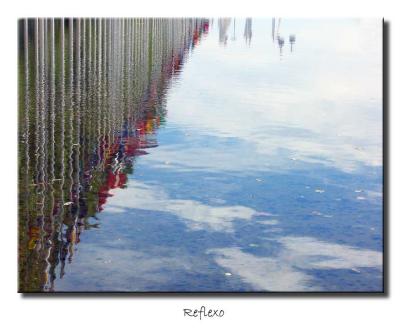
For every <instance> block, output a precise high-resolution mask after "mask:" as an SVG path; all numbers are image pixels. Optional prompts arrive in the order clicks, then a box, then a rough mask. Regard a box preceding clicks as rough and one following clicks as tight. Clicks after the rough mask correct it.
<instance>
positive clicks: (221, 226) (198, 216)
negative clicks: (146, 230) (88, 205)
mask: <svg viewBox="0 0 400 330" xmlns="http://www.w3.org/2000/svg"><path fill="white" fill-rule="evenodd" d="M113 193H114V194H115V197H114V198H111V199H110V200H109V202H108V203H107V205H106V207H105V210H104V212H110V213H115V212H121V211H123V210H124V209H126V208H132V209H140V210H149V211H158V212H168V213H171V214H174V215H176V216H177V217H179V218H181V219H183V220H184V221H186V224H187V226H188V227H189V228H190V229H192V230H201V229H209V230H216V231H227V232H230V231H232V229H233V221H234V220H245V221H248V220H250V219H251V218H252V217H253V216H255V215H268V214H267V213H262V212H257V211H256V210H254V209H252V208H249V207H245V206H241V205H231V206H211V205H207V204H203V203H201V202H198V201H195V200H190V199H172V198H170V197H169V196H168V195H167V194H166V193H165V192H164V191H163V190H162V189H161V188H160V187H158V186H151V185H147V184H144V183H142V182H139V181H136V180H133V179H130V181H129V186H128V188H126V189H116V190H113Z"/></svg>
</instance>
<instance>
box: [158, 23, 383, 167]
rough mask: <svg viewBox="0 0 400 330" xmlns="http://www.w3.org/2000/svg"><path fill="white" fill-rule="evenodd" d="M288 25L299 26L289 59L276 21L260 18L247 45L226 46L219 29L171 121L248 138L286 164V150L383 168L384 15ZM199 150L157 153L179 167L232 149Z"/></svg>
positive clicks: (175, 103)
mask: <svg viewBox="0 0 400 330" xmlns="http://www.w3.org/2000/svg"><path fill="white" fill-rule="evenodd" d="M238 26H239V27H240V23H238ZM282 28H284V29H285V31H287V32H286V33H287V34H289V33H295V34H297V42H296V45H295V51H294V53H291V54H290V53H288V50H286V51H287V53H286V54H285V56H284V57H283V61H282V58H281V57H279V55H277V53H276V51H277V50H276V49H275V47H276V46H275V45H273V44H272V41H271V40H269V39H268V38H267V36H268V33H267V32H268V31H269V29H270V21H269V20H255V22H254V24H253V29H254V31H255V32H254V38H253V40H252V45H251V47H247V48H245V49H241V48H239V49H238V48H237V44H235V42H230V43H228V45H227V47H226V48H224V49H223V50H221V47H220V46H219V45H218V42H217V38H218V34H217V32H218V31H214V32H213V31H212V32H211V35H210V36H209V37H208V38H207V39H206V40H204V41H203V43H202V44H201V47H202V51H201V52H194V54H193V56H192V58H191V60H190V61H189V62H188V63H187V66H186V68H185V71H183V72H182V76H183V77H182V79H181V81H182V82H185V83H182V84H180V85H179V86H177V87H176V88H173V89H172V90H171V93H170V95H169V99H168V108H169V109H173V110H171V111H169V112H168V122H167V123H168V125H170V126H171V127H182V128H189V129H190V131H191V132H192V133H195V132H196V133H200V134H203V135H209V136H214V137H216V138H236V139H239V140H240V141H243V142H244V143H246V145H247V146H250V147H251V148H252V150H253V153H254V154H255V153H257V154H258V157H264V159H265V160H266V161H267V160H268V162H269V163H270V164H272V165H273V164H274V163H275V164H277V165H278V166H279V167H281V168H284V167H285V166H282V165H286V168H287V167H288V166H290V161H287V162H286V164H282V160H281V152H280V151H281V149H282V148H284V149H286V150H287V151H288V152H289V153H291V154H293V155H294V156H295V157H296V158H297V159H298V160H302V161H306V162H313V163H321V164H323V165H329V166H333V167H336V168H338V169H340V170H342V171H345V172H352V171H356V170H357V169H358V168H359V166H360V165H368V166H381V164H382V139H381V137H382V106H381V101H382V78H381V73H382V58H381V57H382V56H381V42H382V39H381V21H380V20H326V21H323V22H321V21H315V22H314V21H313V20H283V22H282ZM262 31H265V38H264V35H260V33H261V32H262ZM257 33H258V34H257ZM338 36H340V38H338ZM239 42H240V41H237V43H239ZM276 128H280V129H276ZM298 129H300V130H302V131H303V133H304V134H296V131H294V130H298ZM193 149H195V150H193V153H190V155H193V157H195V159H190V157H189V156H188V153H187V152H186V150H182V149H178V148H177V149H164V150H163V153H160V154H158V155H157V156H155V157H158V158H157V159H158V160H164V159H166V160H172V161H173V163H172V164H171V165H170V166H171V167H172V166H178V167H179V166H181V167H184V166H187V167H193V164H194V163H195V164H199V165H200V166H202V167H203V168H207V169H218V170H221V169H222V167H223V166H222V165H221V164H222V162H220V161H218V160H219V159H220V158H221V157H222V156H220V155H216V156H215V157H216V158H215V159H214V158H212V159H209V154H208V158H207V155H205V154H204V153H202V152H201V147H198V148H193ZM230 152H231V150H230ZM183 153H185V154H183ZM214 154H215V153H214ZM202 156H204V157H202ZM199 157H202V158H201V159H198V158H199ZM157 159H155V160H157ZM196 159H198V162H196ZM252 159H255V161H252ZM213 160H215V162H214V163H213V162H212V161H213ZM225 160H226V159H221V161H223V162H224V163H225V165H226V166H227V167H228V169H229V168H231V167H235V166H236V168H237V169H238V170H239V169H240V166H242V165H244V164H243V162H244V163H245V164H246V165H247V166H250V167H252V166H253V165H254V166H259V164H260V162H259V159H258V158H257V157H254V158H248V159H246V161H242V162H241V161H240V160H239V164H236V163H235V162H229V163H228V162H225ZM174 161H175V162H174Z"/></svg>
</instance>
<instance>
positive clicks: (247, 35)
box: [244, 18, 253, 45]
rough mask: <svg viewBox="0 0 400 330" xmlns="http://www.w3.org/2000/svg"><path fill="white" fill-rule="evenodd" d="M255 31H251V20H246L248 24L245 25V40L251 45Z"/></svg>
mask: <svg viewBox="0 0 400 330" xmlns="http://www.w3.org/2000/svg"><path fill="white" fill-rule="evenodd" d="M252 34H253V31H252V30H251V18H246V24H245V25H244V38H245V39H246V43H247V44H249V45H250V44H251V36H252Z"/></svg>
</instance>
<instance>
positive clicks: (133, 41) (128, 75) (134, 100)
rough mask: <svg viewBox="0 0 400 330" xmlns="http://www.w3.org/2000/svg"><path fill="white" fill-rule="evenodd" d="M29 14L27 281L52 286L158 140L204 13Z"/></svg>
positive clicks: (24, 146)
mask: <svg viewBox="0 0 400 330" xmlns="http://www.w3.org/2000/svg"><path fill="white" fill-rule="evenodd" d="M22 23H23V24H22V25H21V26H23V33H22V37H23V39H21V46H23V47H22V48H23V51H24V53H23V54H24V57H23V61H21V64H20V65H21V67H20V73H21V76H22V75H23V80H21V82H22V84H21V85H22V86H24V88H23V89H22V90H21V92H22V93H23V95H22V94H21V96H23V98H22V97H21V103H20V104H21V106H22V107H23V109H21V111H20V114H21V116H22V117H21V120H19V125H20V127H19V131H20V137H21V139H20V142H19V143H20V146H19V150H20V151H21V152H20V166H23V169H22V168H21V169H20V174H21V179H20V180H19V185H20V189H19V193H20V195H19V196H20V201H22V202H23V205H22V206H20V207H21V210H23V212H20V228H21V233H22V234H21V239H20V244H21V246H20V250H21V253H20V265H21V267H20V288H21V291H46V290H48V291H51V290H57V278H58V279H60V278H62V277H63V275H64V273H65V272H66V271H68V268H67V267H66V263H68V262H72V259H73V258H74V254H75V253H76V249H77V244H78V243H79V240H80V233H81V232H82V230H84V229H89V228H91V227H93V226H99V225H101V223H100V222H98V221H97V220H96V218H97V214H98V213H99V212H101V211H102V209H103V208H104V204H105V203H107V198H109V196H110V190H111V189H115V188H118V187H123V185H124V184H126V180H127V174H128V173H131V172H130V171H131V168H132V164H133V159H134V157H136V156H137V155H139V154H141V153H143V152H144V151H143V150H140V149H143V148H146V147H148V146H156V142H155V141H154V140H155V136H154V135H153V133H154V130H155V129H156V128H157V125H158V123H159V121H160V120H162V118H161V117H162V116H164V114H163V111H164V110H163V103H164V102H165V95H166V92H167V89H168V86H169V81H170V80H171V79H172V78H173V75H174V74H179V72H180V71H181V66H182V63H183V61H184V59H185V56H186V55H185V54H187V51H188V50H189V49H190V47H192V45H194V43H193V42H192V41H193V40H194V38H196V40H197V35H196V36H195V35H194V34H195V33H198V30H199V21H198V20H174V19H144V18H135V19H73V18H68V19H56V20H55V19H34V20H29V19H25V20H24V21H23V22H22ZM30 27H33V29H30ZM21 59H22V57H21ZM22 110H23V111H22ZM160 118H161V119H160ZM89 220H90V221H89ZM23 235H25V238H24V239H22V236H23Z"/></svg>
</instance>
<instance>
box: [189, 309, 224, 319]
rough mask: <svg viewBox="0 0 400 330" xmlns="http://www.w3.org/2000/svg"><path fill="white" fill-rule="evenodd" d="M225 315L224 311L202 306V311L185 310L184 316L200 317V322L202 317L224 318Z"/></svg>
mask: <svg viewBox="0 0 400 330" xmlns="http://www.w3.org/2000/svg"><path fill="white" fill-rule="evenodd" d="M224 314H225V312H224V310H223V309H206V307H205V306H201V307H200V309H189V308H184V309H183V316H189V317H196V318H197V317H198V318H199V319H200V320H201V318H202V317H210V318H212V317H223V316H224Z"/></svg>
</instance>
